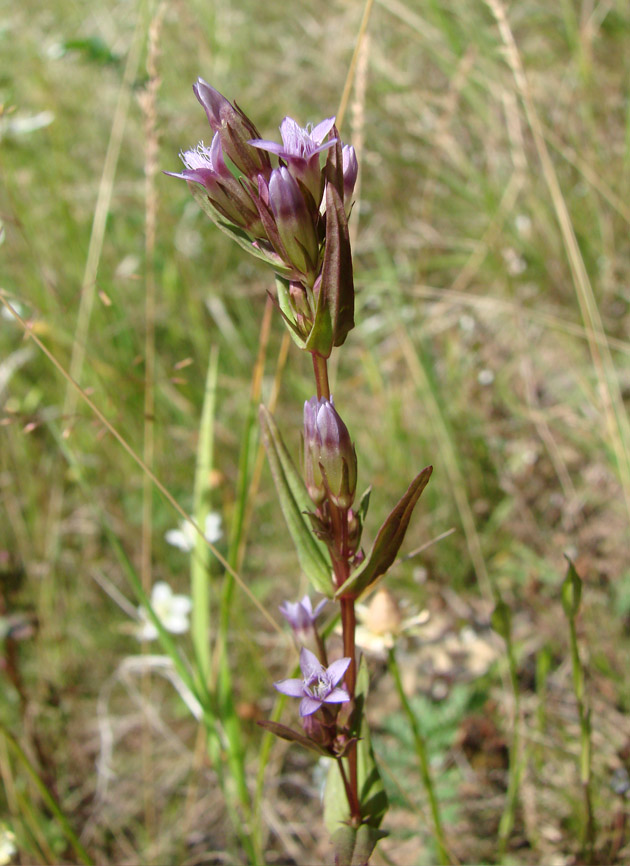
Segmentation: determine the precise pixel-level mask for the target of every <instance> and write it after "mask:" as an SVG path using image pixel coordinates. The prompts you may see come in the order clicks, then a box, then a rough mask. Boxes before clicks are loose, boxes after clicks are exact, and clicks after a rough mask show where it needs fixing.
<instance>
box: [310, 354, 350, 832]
mask: <svg viewBox="0 0 630 866" xmlns="http://www.w3.org/2000/svg"><path fill="white" fill-rule="evenodd" d="M312 358H313V372H314V374H315V383H316V386H317V399H318V400H321V399H322V398H323V399H326V400H329V399H330V384H329V382H328V362H327V360H326V358H322V357H321V356H320V355H316V354H314V353H313V354H312ZM329 506H330V518H331V525H332V532H333V538H334V541H335V543H334V551H331V554H332V560H333V563H332V565H333V571H334V575H335V577H334V580H335V585H336V586H338V587H339V586H341V585H342V584H343V583H344V582H345V581H346V579H347V578H348V575H349V574H350V563H349V559H350V555H349V552H348V510H347V509H346V508H338V507H337V506H336V505H334V504H333V503H332V502H330V500H329ZM340 605H341V624H342V628H343V653H344V656H345V657H346V658H349V659H350V665H349V667H348V670H347V673H346V677H345V683H346V686H347V688H348V693H349V695H350V700H351V702H352V703H353V704H354V693H355V688H356V682H357V668H356V658H355V657H356V650H355V643H354V632H355V628H356V617H355V613H354V598H351V597H348V598H342V599H340ZM355 709H356V708H355ZM354 728H355V730H357V731H358V730H360V729H361V719H360V718H359V719H355V722H354ZM339 767H340V769H341V772H342V776H343V779H344V785H345V788H346V794H347V797H348V806H349V807H350V817H351V819H352V821H354V822H356V824H357V825H358V824H359V823H360V822H361V803H360V800H359V777H358V766H357V747H356V743H354V744H353V745H352V746H350V748H349V749H348V769H349V775H350V778H349V779H347V778H346V775H345V770H344V769H343V765H342V762H341V760H340V761H339Z"/></svg>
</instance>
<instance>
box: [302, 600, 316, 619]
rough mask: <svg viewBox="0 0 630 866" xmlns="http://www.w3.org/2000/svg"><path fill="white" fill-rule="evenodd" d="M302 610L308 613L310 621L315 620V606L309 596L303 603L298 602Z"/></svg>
mask: <svg viewBox="0 0 630 866" xmlns="http://www.w3.org/2000/svg"><path fill="white" fill-rule="evenodd" d="M298 603H299V605H300V607H301V608H302V610H304V611H306V613H307V614H308V618H309V619H313V605H312V604H311V600H310V598H309V597H308V595H305V596H304V598H303V599H302V601H300V602H298Z"/></svg>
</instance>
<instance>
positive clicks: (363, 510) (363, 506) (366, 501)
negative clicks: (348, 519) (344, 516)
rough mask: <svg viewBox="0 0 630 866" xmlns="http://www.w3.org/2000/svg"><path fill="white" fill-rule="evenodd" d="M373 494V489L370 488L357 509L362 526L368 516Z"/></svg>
mask: <svg viewBox="0 0 630 866" xmlns="http://www.w3.org/2000/svg"><path fill="white" fill-rule="evenodd" d="M371 494H372V487H371V486H370V487H368V489H367V490H366V491H365V493H364V494H363V496H362V497H361V499H360V500H359V507H358V508H357V515H358V516H359V520H360V521H361V526H363V524H364V523H365V518H366V517H367V514H368V508H369V507H370V496H371Z"/></svg>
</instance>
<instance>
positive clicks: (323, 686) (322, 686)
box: [274, 647, 350, 717]
mask: <svg viewBox="0 0 630 866" xmlns="http://www.w3.org/2000/svg"><path fill="white" fill-rule="evenodd" d="M349 665H350V659H349V658H344V659H337V661H336V662H333V663H332V664H331V665H330V666H329V667H327V668H325V667H324V666H323V665H322V664H320V662H319V659H318V658H317V656H316V655H315V654H314V653H312V652H311V651H310V650H307V649H306V647H302V651H301V653H300V668H301V669H302V677H303V679H290V680H280V682H278V683H274V687H275V688H276V689H278V691H279V692H282V694H283V695H289V697H291V698H302V701H301V703H300V715H301V716H302V717H304V716H310V715H311V714H312V713H314V712H316V711H317V710H318V709H319V708H320V707H321V706H322V704H341V703H343V702H344V701H349V700H350V695H349V694H348V692H347V691H346V690H345V689H344V688H340V687H339V685H338V684H339V683H340V682H341V680H342V679H343V677H344V674H345V673H346V671H347V670H348V667H349Z"/></svg>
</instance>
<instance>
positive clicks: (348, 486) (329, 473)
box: [305, 398, 357, 508]
mask: <svg viewBox="0 0 630 866" xmlns="http://www.w3.org/2000/svg"><path fill="white" fill-rule="evenodd" d="M310 405H311V408H310V409H309V413H312V412H313V411H316V414H315V437H314V441H315V442H316V445H317V446H318V448H319V459H318V463H319V469H320V470H321V475H322V478H323V483H324V486H325V488H326V492H327V494H328V498H329V500H330V501H331V502H332V504H333V505H336V506H337V508H350V506H351V505H352V502H353V500H354V494H355V491H356V487H357V455H356V452H355V450H354V445H353V444H352V441H351V439H350V433H349V432H348V428H347V427H346V425H345V424H344V423H343V421H342V420H341V417H340V416H339V413H338V412H337V410H336V409H335V407H334V405H333V402H332V400H325V399H323V398H322V399H320V400H319V401H317V402H316V403H315V398H312V399H311V401H310ZM305 419H306V406H305ZM309 420H310V419H309ZM305 429H306V422H305ZM305 450H306V449H305ZM313 450H315V449H313Z"/></svg>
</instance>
